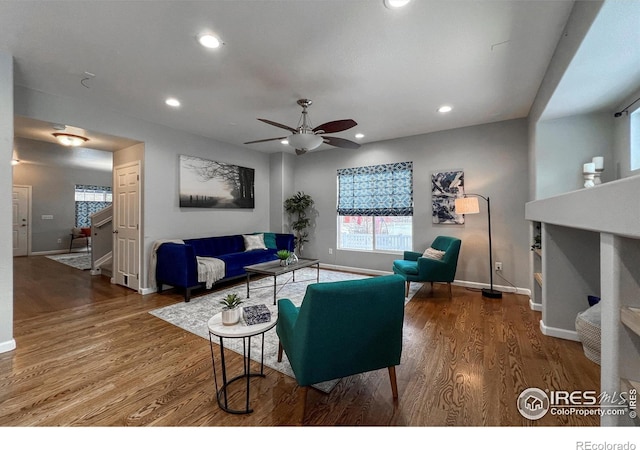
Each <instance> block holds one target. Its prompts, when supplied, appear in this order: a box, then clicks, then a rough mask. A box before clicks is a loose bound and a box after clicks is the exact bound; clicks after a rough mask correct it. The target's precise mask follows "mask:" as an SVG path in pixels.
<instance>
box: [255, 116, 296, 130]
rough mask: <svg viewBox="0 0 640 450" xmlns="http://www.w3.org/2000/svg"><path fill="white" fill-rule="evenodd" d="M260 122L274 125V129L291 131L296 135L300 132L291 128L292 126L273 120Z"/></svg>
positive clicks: (261, 120)
mask: <svg viewBox="0 0 640 450" xmlns="http://www.w3.org/2000/svg"><path fill="white" fill-rule="evenodd" d="M258 120H259V121H260V122H264V123H268V124H269V125H273V126H274V127H278V128H284V129H285V130H289V131H291V132H292V133H294V134H295V133H297V132H298V131H297V130H296V129H295V128H291V127H290V126H287V125H282V124H281V123H278V122H274V121H272V120H267V119H258Z"/></svg>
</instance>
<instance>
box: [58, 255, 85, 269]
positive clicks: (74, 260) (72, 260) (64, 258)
mask: <svg viewBox="0 0 640 450" xmlns="http://www.w3.org/2000/svg"><path fill="white" fill-rule="evenodd" d="M47 258H49V259H52V260H54V261H58V262H59V263H62V264H64V265H67V266H70V267H73V268H74V269H80V270H89V269H91V254H90V253H63V254H61V255H49V256H47Z"/></svg>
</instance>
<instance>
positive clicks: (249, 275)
mask: <svg viewBox="0 0 640 450" xmlns="http://www.w3.org/2000/svg"><path fill="white" fill-rule="evenodd" d="M250 278H251V274H250V273H249V272H247V298H249V279H250Z"/></svg>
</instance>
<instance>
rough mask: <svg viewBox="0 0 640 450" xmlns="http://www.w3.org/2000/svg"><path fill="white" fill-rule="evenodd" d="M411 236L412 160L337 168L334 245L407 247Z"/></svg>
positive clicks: (373, 247) (378, 248)
mask: <svg viewBox="0 0 640 450" xmlns="http://www.w3.org/2000/svg"><path fill="white" fill-rule="evenodd" d="M412 236H413V163H412V162H403V163H394V164H382V165H377V166H365V167H355V168H350V169H339V170H338V248H340V249H348V250H370V251H373V250H377V251H390V252H398V251H404V250H411V248H412V244H413V238H412Z"/></svg>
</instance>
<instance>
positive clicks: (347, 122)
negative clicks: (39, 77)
mask: <svg viewBox="0 0 640 450" xmlns="http://www.w3.org/2000/svg"><path fill="white" fill-rule="evenodd" d="M356 125H358V124H357V123H356V121H355V120H351V119H343V120H334V121H333V122H327V123H323V124H322V125H319V126H317V127H315V128H314V129H313V132H314V133H318V134H323V133H338V132H340V131H344V130H348V129H349V128H353V127H355V126H356Z"/></svg>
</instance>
